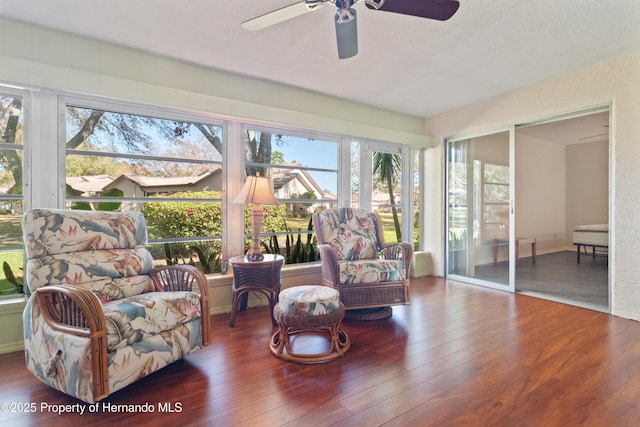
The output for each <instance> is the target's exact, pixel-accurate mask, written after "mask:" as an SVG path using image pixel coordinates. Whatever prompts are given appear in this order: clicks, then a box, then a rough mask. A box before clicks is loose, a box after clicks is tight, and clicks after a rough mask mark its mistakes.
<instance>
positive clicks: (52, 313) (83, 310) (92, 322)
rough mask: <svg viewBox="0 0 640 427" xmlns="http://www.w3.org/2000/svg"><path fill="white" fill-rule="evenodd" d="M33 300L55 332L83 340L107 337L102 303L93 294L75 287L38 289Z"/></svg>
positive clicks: (60, 286) (57, 286) (59, 286)
mask: <svg viewBox="0 0 640 427" xmlns="http://www.w3.org/2000/svg"><path fill="white" fill-rule="evenodd" d="M33 297H34V298H36V303H37V304H38V307H39V309H40V313H41V314H42V317H43V319H44V321H45V322H46V323H47V324H48V325H49V326H50V327H51V328H52V329H54V330H56V331H60V332H63V333H67V334H71V335H77V336H81V337H89V338H94V337H98V336H105V337H106V335H107V327H106V322H105V318H104V312H103V310H102V304H101V303H100V300H99V299H98V297H97V296H96V295H95V294H94V293H93V292H91V291H89V290H87V289H84V288H81V287H78V286H72V285H50V286H45V287H42V288H39V289H38V290H37V291H36V292H35V293H34V296H33Z"/></svg>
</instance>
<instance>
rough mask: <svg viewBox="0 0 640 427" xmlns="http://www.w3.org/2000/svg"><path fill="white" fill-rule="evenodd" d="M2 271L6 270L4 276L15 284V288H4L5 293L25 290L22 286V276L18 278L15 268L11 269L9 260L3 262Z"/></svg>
mask: <svg viewBox="0 0 640 427" xmlns="http://www.w3.org/2000/svg"><path fill="white" fill-rule="evenodd" d="M2 271H3V272H4V277H5V279H6V280H7V282H9V283H10V284H12V285H13V286H14V287H13V289H11V288H8V289H3V290H2V293H4V294H14V293H23V292H24V290H23V288H22V278H18V277H16V276H15V274H13V270H12V269H11V266H10V265H9V263H8V262H6V261H4V262H3V263H2Z"/></svg>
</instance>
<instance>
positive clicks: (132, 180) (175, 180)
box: [103, 167, 222, 197]
mask: <svg viewBox="0 0 640 427" xmlns="http://www.w3.org/2000/svg"><path fill="white" fill-rule="evenodd" d="M112 188H118V189H120V190H122V191H123V192H124V195H125V196H126V197H145V196H153V195H156V194H167V193H176V192H181V191H221V190H222V169H221V168H219V167H218V168H215V169H209V170H207V171H205V172H203V173H200V174H198V175H194V176H184V177H149V176H139V175H120V176H119V177H117V178H116V179H114V180H113V181H112V182H111V183H109V184H108V185H106V186H105V187H104V188H103V190H104V191H107V190H110V189H112Z"/></svg>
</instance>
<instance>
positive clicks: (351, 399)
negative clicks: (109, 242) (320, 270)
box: [0, 278, 640, 427]
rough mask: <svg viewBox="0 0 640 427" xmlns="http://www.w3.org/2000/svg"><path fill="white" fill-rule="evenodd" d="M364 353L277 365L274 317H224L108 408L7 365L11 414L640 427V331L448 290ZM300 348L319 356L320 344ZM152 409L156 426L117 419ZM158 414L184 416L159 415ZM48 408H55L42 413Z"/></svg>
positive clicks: (5, 386) (380, 326)
mask: <svg viewBox="0 0 640 427" xmlns="http://www.w3.org/2000/svg"><path fill="white" fill-rule="evenodd" d="M343 329H344V330H345V331H346V332H347V333H348V334H349V337H350V338H351V342H352V345H351V348H350V350H349V351H348V352H347V353H346V354H345V355H344V357H341V358H339V359H337V360H335V361H332V362H330V363H325V364H306V365H305V364H295V363H290V362H284V361H282V360H280V359H277V358H275V357H273V356H272V355H271V353H270V352H269V347H268V342H269V339H270V337H271V335H272V334H273V332H274V328H273V327H272V326H271V323H270V322H269V321H268V308H267V307H258V308H253V309H249V310H247V311H244V312H241V313H239V314H238V317H237V319H236V326H235V327H234V328H229V327H228V315H217V316H213V327H212V337H213V340H212V344H211V345H210V346H208V347H207V348H205V349H204V350H202V351H200V352H197V353H194V354H193V355H190V356H189V357H187V358H186V360H183V361H179V362H177V363H174V364H173V365H170V366H168V367H166V368H165V369H163V370H161V371H159V372H157V373H155V374H153V375H150V376H149V377H147V378H143V379H141V380H140V381H138V382H136V383H134V384H132V385H131V386H129V387H127V388H126V389H124V390H121V391H120V392H117V393H115V394H113V395H111V396H109V397H108V398H107V399H105V401H103V402H101V403H100V405H101V406H100V408H101V409H100V411H98V413H95V414H94V413H86V412H85V413H84V414H83V415H80V414H77V413H72V414H64V415H58V414H57V413H55V412H53V411H47V410H45V409H42V410H41V409H40V405H45V406H46V405H67V404H70V405H73V404H76V403H79V402H78V401H77V400H75V399H73V398H70V397H68V396H65V395H64V394H61V393H59V392H57V391H55V390H52V389H50V388H48V387H47V386H45V385H44V384H42V383H41V382H40V381H39V380H38V379H36V378H34V377H33V376H32V375H31V374H30V373H29V372H28V371H27V370H26V368H25V366H24V355H23V353H22V352H14V353H9V354H3V355H0V366H2V368H3V369H2V371H0V403H5V402H8V403H19V402H35V403H36V404H37V405H38V411H36V412H34V413H17V412H7V411H5V412H0V424H2V425H18V426H20V425H24V426H58V425H61V426H64V427H77V426H82V427H84V426H86V425H91V426H92V427H93V426H107V425H108V426H126V427H131V426H132V425H136V426H138V425H140V426H164V425H185V426H186V425H188V426H211V425H213V426H232V425H237V426H251V427H254V426H266V427H270V426H298V425H314V426H342V425H345V426H346V425H348V426H350V427H353V426H367V427H369V426H380V425H384V426H403V427H404V426H407V425H419V426H429V425H433V426H442V425H447V426H449V425H463V426H474V427H475V426H515V425H517V426H536V427H537V426H541V425H544V426H545V427H546V426H551V427H554V426H563V427H564V426H567V425H590V426H605V425H606V426H609V425H612V426H613V425H615V426H627V425H628V426H636V427H638V426H640V323H639V322H636V321H632V320H628V319H622V318H617V317H615V316H611V315H608V314H606V313H602V312H598V311H592V310H588V309H584V308H579V307H573V306H569V305H565V304H561V303H557V302H551V301H546V300H542V299H538V298H534V297H531V296H524V295H513V294H509V293H506V292H502V291H498V290H493V289H487V288H481V287H475V286H471V285H467V284H463V283H457V282H454V281H446V280H444V279H441V278H424V279H414V280H412V303H411V305H408V306H401V307H394V309H393V316H392V317H391V318H388V319H384V320H379V321H369V322H366V321H353V320H345V321H344V322H343ZM299 342H300V345H301V348H302V346H305V347H307V348H320V347H321V346H322V345H324V343H322V342H321V341H320V340H318V339H317V338H315V337H307V338H305V339H301V340H299ZM144 403H148V404H151V405H153V406H154V407H155V408H156V411H154V412H153V413H126V412H123V411H109V410H107V409H103V406H102V405H106V406H104V408H109V405H128V404H144ZM158 405H163V407H167V405H168V407H170V408H173V409H174V411H172V412H164V413H163V412H160V411H158V410H157V408H158ZM43 408H44V407H43Z"/></svg>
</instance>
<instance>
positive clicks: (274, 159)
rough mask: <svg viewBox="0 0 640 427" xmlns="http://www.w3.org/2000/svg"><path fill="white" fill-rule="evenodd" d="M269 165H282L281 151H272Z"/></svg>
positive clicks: (282, 156) (282, 155)
mask: <svg viewBox="0 0 640 427" xmlns="http://www.w3.org/2000/svg"><path fill="white" fill-rule="evenodd" d="M271 163H272V164H274V165H281V164H283V163H284V154H283V153H282V151H273V152H272V153H271Z"/></svg>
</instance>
